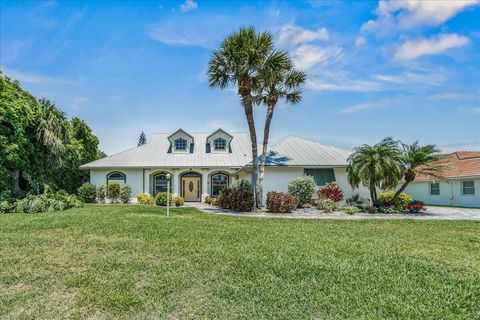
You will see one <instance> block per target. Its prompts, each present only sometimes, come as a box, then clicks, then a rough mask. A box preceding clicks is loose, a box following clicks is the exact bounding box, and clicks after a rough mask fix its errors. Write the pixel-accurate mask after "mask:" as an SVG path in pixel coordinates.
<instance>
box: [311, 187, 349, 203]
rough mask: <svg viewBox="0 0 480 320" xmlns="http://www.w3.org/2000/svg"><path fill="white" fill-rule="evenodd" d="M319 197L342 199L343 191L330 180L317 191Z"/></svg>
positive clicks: (338, 200)
mask: <svg viewBox="0 0 480 320" xmlns="http://www.w3.org/2000/svg"><path fill="white" fill-rule="evenodd" d="M317 194H318V196H319V197H320V198H322V197H323V198H327V199H330V200H333V201H335V202H340V201H342V200H343V191H342V189H341V188H340V187H339V186H338V185H337V183H336V182H330V183H328V184H327V185H326V186H324V187H322V188H321V189H320V190H318V191H317Z"/></svg>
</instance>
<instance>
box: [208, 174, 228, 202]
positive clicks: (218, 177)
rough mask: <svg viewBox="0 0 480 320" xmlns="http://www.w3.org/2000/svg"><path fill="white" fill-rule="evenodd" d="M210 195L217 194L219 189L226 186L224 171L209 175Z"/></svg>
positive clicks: (226, 179) (226, 178)
mask: <svg viewBox="0 0 480 320" xmlns="http://www.w3.org/2000/svg"><path fill="white" fill-rule="evenodd" d="M211 180H212V181H211V186H212V194H211V196H212V197H216V196H218V194H219V193H220V190H222V189H225V188H228V180H229V178H228V175H226V174H224V173H216V174H213V175H212V177H211Z"/></svg>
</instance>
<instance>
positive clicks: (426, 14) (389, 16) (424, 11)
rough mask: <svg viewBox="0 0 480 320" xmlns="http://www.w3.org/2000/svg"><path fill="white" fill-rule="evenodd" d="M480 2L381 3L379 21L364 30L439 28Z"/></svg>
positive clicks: (422, 0) (417, 0) (418, 0)
mask: <svg viewBox="0 0 480 320" xmlns="http://www.w3.org/2000/svg"><path fill="white" fill-rule="evenodd" d="M479 3H480V0H456V1H446V0H430V1H425V0H408V1H397V0H388V1H379V4H378V7H377V10H376V12H377V15H378V16H379V18H378V19H377V20H369V21H367V22H366V23H365V24H364V25H363V26H362V30H380V31H388V30H391V29H392V28H396V27H399V28H401V29H410V28H414V27H419V26H438V25H441V24H443V23H444V22H445V21H447V20H449V19H450V18H452V17H454V16H455V15H457V14H458V13H459V12H461V11H463V10H465V9H466V8H468V7H472V6H475V5H478V4H479Z"/></svg>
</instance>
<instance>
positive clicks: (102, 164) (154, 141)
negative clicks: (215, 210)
mask: <svg viewBox="0 0 480 320" xmlns="http://www.w3.org/2000/svg"><path fill="white" fill-rule="evenodd" d="M170 135H171V134H169V133H156V134H154V135H153V136H152V137H151V138H150V139H149V140H148V143H146V144H144V145H143V146H140V147H135V148H132V149H129V150H126V151H123V152H120V153H117V154H114V155H111V156H108V157H106V158H103V159H100V160H96V161H93V162H90V163H87V164H84V165H83V166H81V167H80V168H81V169H100V168H154V167H170V168H182V167H204V168H211V167H212V168H214V167H223V168H239V167H242V166H244V165H245V164H246V163H248V161H249V160H250V159H251V158H252V149H251V144H250V136H249V134H247V133H234V134H232V136H233V139H232V142H231V149H232V152H231V153H207V152H206V143H207V142H206V141H207V137H208V136H209V135H210V133H194V134H192V133H190V135H191V136H192V137H193V139H194V141H195V145H194V148H193V153H168V149H169V148H170V141H169V140H168V137H169V136H170Z"/></svg>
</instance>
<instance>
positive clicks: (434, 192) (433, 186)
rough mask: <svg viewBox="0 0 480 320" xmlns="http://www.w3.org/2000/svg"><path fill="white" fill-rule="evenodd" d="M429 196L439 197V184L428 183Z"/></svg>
mask: <svg viewBox="0 0 480 320" xmlns="http://www.w3.org/2000/svg"><path fill="white" fill-rule="evenodd" d="M430 194H431V195H432V196H438V195H440V183H439V182H435V183H430Z"/></svg>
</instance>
